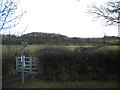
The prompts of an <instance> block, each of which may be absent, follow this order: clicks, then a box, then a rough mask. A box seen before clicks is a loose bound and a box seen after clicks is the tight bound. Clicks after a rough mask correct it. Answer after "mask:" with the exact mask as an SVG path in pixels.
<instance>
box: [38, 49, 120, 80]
mask: <svg viewBox="0 0 120 90" xmlns="http://www.w3.org/2000/svg"><path fill="white" fill-rule="evenodd" d="M99 48H101V47H92V48H90V47H89V48H85V47H84V48H82V47H80V48H76V49H75V50H74V51H70V50H67V49H65V48H53V47H50V48H44V49H39V50H38V51H37V53H36V55H37V57H38V59H39V62H38V72H39V74H38V76H37V78H39V79H40V80H41V79H42V80H47V81H49V80H52V81H87V80H90V81H91V80H93V81H94V80H98V81H99V80H100V81H101V80H103V81H104V80H118V79H119V70H120V69H119V55H120V53H119V50H118V51H100V50H99ZM97 49H98V50H97ZM40 52H41V53H40Z"/></svg>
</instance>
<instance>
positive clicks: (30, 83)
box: [5, 79, 119, 88]
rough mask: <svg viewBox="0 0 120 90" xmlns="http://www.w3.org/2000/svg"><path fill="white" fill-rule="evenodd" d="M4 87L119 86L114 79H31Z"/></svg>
mask: <svg viewBox="0 0 120 90" xmlns="http://www.w3.org/2000/svg"><path fill="white" fill-rule="evenodd" d="M5 88H119V84H118V82H115V81H80V82H52V81H48V82H47V81H39V80H36V79H31V80H28V81H25V84H22V82H21V81H19V82H16V83H14V84H11V85H8V86H6V87H5Z"/></svg>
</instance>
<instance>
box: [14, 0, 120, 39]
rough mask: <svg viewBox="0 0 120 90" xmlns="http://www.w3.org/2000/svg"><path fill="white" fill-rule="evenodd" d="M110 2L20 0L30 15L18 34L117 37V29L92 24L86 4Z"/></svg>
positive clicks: (91, 0)
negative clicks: (41, 33)
mask: <svg viewBox="0 0 120 90" xmlns="http://www.w3.org/2000/svg"><path fill="white" fill-rule="evenodd" d="M106 1H108V0H80V1H79V2H78V1H77V0H21V4H20V6H21V7H22V9H23V10H25V9H26V10H27V13H26V14H25V15H24V16H23V17H22V19H21V22H20V24H19V25H18V26H17V27H16V28H15V30H16V32H22V31H24V29H25V28H26V26H27V25H28V27H27V28H26V31H25V32H24V33H30V32H45V33H46V32H47V33H57V34H62V35H66V36H68V37H103V35H104V34H105V33H106V35H108V36H117V35H118V28H117V27H115V26H111V27H106V26H104V25H103V23H102V22H101V21H92V20H93V18H92V17H91V16H89V15H88V13H86V12H87V9H88V8H87V5H90V4H92V3H96V4H103V2H106Z"/></svg>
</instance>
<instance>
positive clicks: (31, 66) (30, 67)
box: [30, 57, 32, 73]
mask: <svg viewBox="0 0 120 90" xmlns="http://www.w3.org/2000/svg"><path fill="white" fill-rule="evenodd" d="M30 73H32V57H30Z"/></svg>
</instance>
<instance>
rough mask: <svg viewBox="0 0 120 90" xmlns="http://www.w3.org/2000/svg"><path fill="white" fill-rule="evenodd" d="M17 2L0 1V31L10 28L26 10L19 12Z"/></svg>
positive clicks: (9, 0) (12, 0)
mask: <svg viewBox="0 0 120 90" xmlns="http://www.w3.org/2000/svg"><path fill="white" fill-rule="evenodd" d="M18 3H19V1H18V0H1V1H0V31H1V30H7V29H11V28H13V27H15V26H16V25H18V24H19V20H20V18H21V17H22V16H23V14H24V13H25V12H26V11H24V12H22V11H21V12H20V14H19V13H18ZM18 14H19V15H18Z"/></svg>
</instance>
